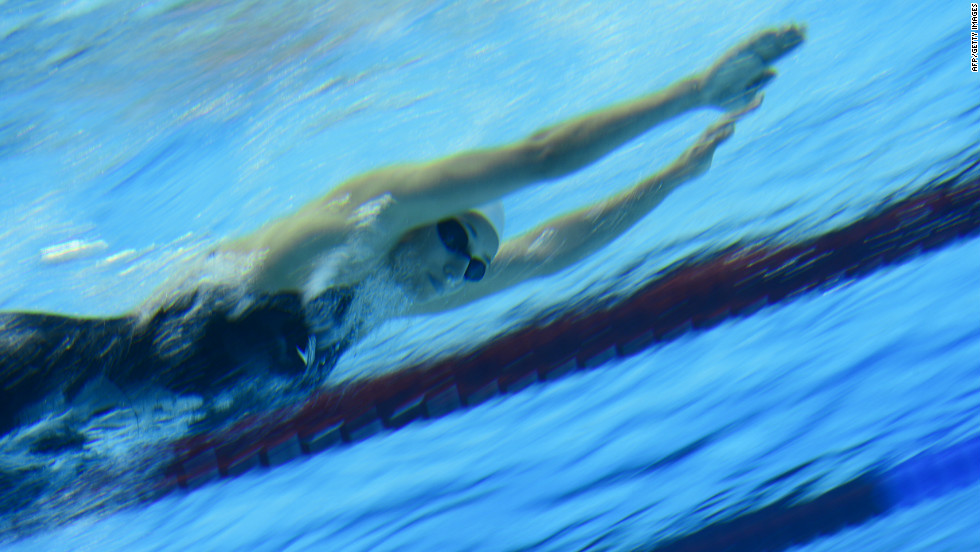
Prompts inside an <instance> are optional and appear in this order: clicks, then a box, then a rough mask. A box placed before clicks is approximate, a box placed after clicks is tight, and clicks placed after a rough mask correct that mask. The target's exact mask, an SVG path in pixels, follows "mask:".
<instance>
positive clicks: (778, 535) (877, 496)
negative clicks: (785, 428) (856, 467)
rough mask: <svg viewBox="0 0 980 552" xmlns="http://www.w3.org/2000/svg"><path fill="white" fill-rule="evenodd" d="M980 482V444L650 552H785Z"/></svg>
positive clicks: (935, 454) (790, 501)
mask: <svg viewBox="0 0 980 552" xmlns="http://www.w3.org/2000/svg"><path fill="white" fill-rule="evenodd" d="M977 482H980V438H973V439H969V440H966V441H963V442H960V443H957V444H956V445H953V446H951V447H949V448H946V449H941V450H937V451H932V452H927V453H923V454H920V455H919V456H916V457H914V458H912V459H910V460H907V461H905V462H902V463H901V464H899V465H897V466H895V467H893V468H891V469H881V468H876V469H873V470H870V471H868V472H867V473H864V474H863V475H861V476H859V477H856V478H854V479H852V480H851V481H848V482H847V483H844V484H843V485H840V486H838V487H835V488H833V489H831V490H829V491H827V492H825V493H823V494H821V495H819V496H817V497H815V498H812V499H810V500H800V501H797V500H794V498H793V497H790V498H785V499H783V500H780V501H779V502H776V503H774V504H771V505H769V506H766V507H764V508H760V509H758V510H754V511H752V512H750V513H748V514H744V515H741V516H737V517H733V518H730V519H727V520H724V521H720V522H717V523H712V524H709V525H707V526H705V527H703V528H701V529H699V530H697V531H695V532H693V533H690V534H688V535H684V536H682V537H679V538H677V539H673V540H670V541H668V542H665V543H659V544H656V545H654V546H652V547H650V548H648V549H647V550H649V551H651V552H717V551H719V550H724V551H725V552H767V551H772V550H784V549H786V548H789V547H791V546H796V545H800V544H804V543H807V542H810V541H812V540H814V539H816V538H819V537H821V536H824V535H830V534H833V533H836V532H838V531H840V530H842V529H845V528H847V527H849V526H855V525H860V524H863V523H866V522H868V521H871V520H873V519H874V518H876V517H879V516H882V515H885V514H888V513H890V512H891V511H893V510H896V509H898V508H901V507H907V506H913V505H915V504H918V503H920V502H922V501H924V500H928V499H930V498H935V497H938V496H942V495H944V494H946V493H948V492H951V491H954V490H957V489H960V488H964V487H967V486H969V485H973V484H976V483H977Z"/></svg>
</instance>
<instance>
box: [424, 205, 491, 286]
mask: <svg viewBox="0 0 980 552" xmlns="http://www.w3.org/2000/svg"><path fill="white" fill-rule="evenodd" d="M436 230H438V231H439V239H440V240H442V245H444V246H446V249H448V250H449V251H450V252H451V253H459V254H460V255H465V256H466V258H468V259H469V260H470V264H469V266H467V267H466V272H464V273H463V278H465V279H467V280H469V281H471V282H478V281H480V280H482V279H483V276H485V275H486V273H487V263H485V262H483V261H481V260H480V259H475V258H473V256H472V255H470V253H469V251H467V248H468V247H469V245H470V236H469V234H467V233H466V228H463V223H461V222H459V221H458V220H456V219H454V218H448V219H445V220H441V221H439V224H437V225H436Z"/></svg>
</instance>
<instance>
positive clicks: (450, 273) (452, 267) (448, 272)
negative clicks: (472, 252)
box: [442, 255, 470, 282]
mask: <svg viewBox="0 0 980 552" xmlns="http://www.w3.org/2000/svg"><path fill="white" fill-rule="evenodd" d="M469 264H470V260H469V259H468V258H466V257H464V256H462V255H455V256H453V259H452V260H450V261H449V262H447V263H446V264H445V266H443V267H442V273H443V275H445V276H446V278H447V279H449V280H450V281H452V282H460V281H462V280H463V275H464V274H466V267H467V266H469Z"/></svg>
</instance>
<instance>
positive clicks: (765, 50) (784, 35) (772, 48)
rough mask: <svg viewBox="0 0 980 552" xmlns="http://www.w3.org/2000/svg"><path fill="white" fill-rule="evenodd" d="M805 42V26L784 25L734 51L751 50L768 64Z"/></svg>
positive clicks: (752, 38)
mask: <svg viewBox="0 0 980 552" xmlns="http://www.w3.org/2000/svg"><path fill="white" fill-rule="evenodd" d="M804 40H806V26H805V25H786V26H784V27H780V28H778V29H770V30H768V31H762V32H760V33H758V34H756V35H754V36H752V37H751V38H749V39H748V40H747V41H745V42H744V43H742V45H741V46H740V47H737V48H736V50H751V51H752V53H754V54H755V55H757V56H759V59H761V60H762V62H763V63H765V64H767V65H768V64H770V63H773V62H774V61H776V60H777V59H779V58H781V57H783V56H785V55H786V54H788V53H789V52H791V51H793V49H795V48H796V47H797V46H799V45H800V44H802V43H803V41H804Z"/></svg>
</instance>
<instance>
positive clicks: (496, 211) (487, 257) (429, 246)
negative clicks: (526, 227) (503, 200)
mask: <svg viewBox="0 0 980 552" xmlns="http://www.w3.org/2000/svg"><path fill="white" fill-rule="evenodd" d="M503 223H504V218H503V209H502V208H501V207H500V206H499V205H491V206H481V207H480V208H479V209H473V210H470V211H467V212H465V213H462V214H460V215H457V216H455V217H448V218H445V219H443V220H440V221H438V222H436V223H435V224H429V225H426V226H422V227H419V228H416V229H414V230H412V231H410V232H408V233H406V234H405V236H404V237H403V238H402V239H401V240H400V241H399V243H398V245H397V246H396V247H395V248H394V249H393V250H392V258H391V262H392V267H393V268H394V271H395V278H396V279H397V280H398V282H399V284H400V285H401V287H402V289H404V290H405V291H406V292H407V293H408V294H409V295H410V296H412V298H413V299H414V300H421V301H425V300H429V299H433V298H435V297H437V296H442V295H448V294H451V293H454V292H455V291H457V290H458V289H459V288H460V287H461V286H463V285H466V284H468V283H471V282H478V281H480V280H482V279H483V278H484V277H485V276H486V274H487V272H488V271H490V270H491V265H492V263H493V258H494V257H495V256H496V254H497V249H498V248H499V247H500V235H501V233H502V231H503Z"/></svg>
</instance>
